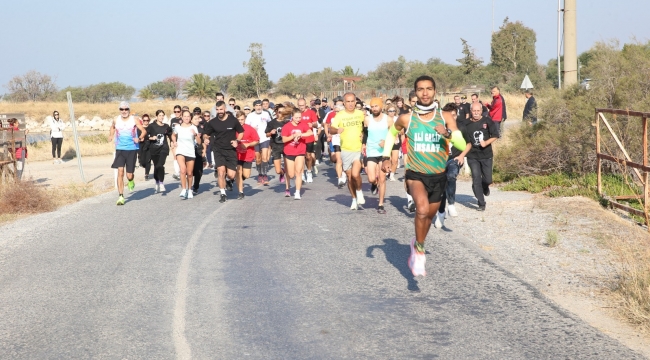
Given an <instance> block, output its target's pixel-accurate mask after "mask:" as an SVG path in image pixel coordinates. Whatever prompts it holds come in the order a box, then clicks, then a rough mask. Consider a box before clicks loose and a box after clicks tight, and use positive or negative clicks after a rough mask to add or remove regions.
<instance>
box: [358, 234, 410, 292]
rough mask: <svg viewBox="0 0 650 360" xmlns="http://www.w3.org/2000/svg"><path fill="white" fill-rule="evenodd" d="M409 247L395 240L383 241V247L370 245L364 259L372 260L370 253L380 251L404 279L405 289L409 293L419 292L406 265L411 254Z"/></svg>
mask: <svg viewBox="0 0 650 360" xmlns="http://www.w3.org/2000/svg"><path fill="white" fill-rule="evenodd" d="M410 248H411V246H410V245H403V244H400V243H399V242H398V241H397V240H395V239H384V245H372V246H369V247H368V249H366V257H369V258H374V257H375V256H374V255H373V254H372V252H373V251H374V250H375V249H380V250H381V251H383V252H384V254H385V255H386V260H388V262H389V263H391V264H392V265H393V266H394V267H395V268H396V269H397V270H399V272H400V274H401V275H402V276H403V277H404V278H405V279H406V281H407V282H408V283H407V286H406V288H407V289H408V290H410V291H420V287H419V286H418V282H417V281H416V280H415V277H414V276H413V273H412V272H411V269H409V266H408V264H407V262H408V258H409V255H410V254H411V249H410Z"/></svg>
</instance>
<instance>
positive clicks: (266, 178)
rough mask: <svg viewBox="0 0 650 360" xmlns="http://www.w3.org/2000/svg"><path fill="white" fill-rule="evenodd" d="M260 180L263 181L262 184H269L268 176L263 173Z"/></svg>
mask: <svg viewBox="0 0 650 360" xmlns="http://www.w3.org/2000/svg"><path fill="white" fill-rule="evenodd" d="M262 181H263V183H264V185H268V184H269V177H268V176H267V175H264V178H263V179H262Z"/></svg>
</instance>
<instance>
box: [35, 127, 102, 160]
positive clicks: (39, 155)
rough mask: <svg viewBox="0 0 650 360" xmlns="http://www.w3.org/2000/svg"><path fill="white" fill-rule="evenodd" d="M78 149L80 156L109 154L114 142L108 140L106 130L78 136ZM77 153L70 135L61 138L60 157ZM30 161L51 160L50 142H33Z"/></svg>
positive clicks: (67, 156)
mask: <svg viewBox="0 0 650 360" xmlns="http://www.w3.org/2000/svg"><path fill="white" fill-rule="evenodd" d="M79 139H80V140H79V149H80V151H81V156H100V155H110V154H112V153H113V151H115V144H114V143H113V142H112V141H109V138H108V132H102V133H99V134H97V135H92V136H84V137H81V138H79ZM76 155H77V152H76V151H75V146H74V139H72V138H71V137H70V136H68V137H64V138H63V145H62V146H61V157H62V158H64V159H72V158H74V157H75V156H76ZM28 159H29V160H30V161H44V160H52V144H51V143H50V142H49V141H42V142H37V143H33V144H31V145H30V146H29V158H28Z"/></svg>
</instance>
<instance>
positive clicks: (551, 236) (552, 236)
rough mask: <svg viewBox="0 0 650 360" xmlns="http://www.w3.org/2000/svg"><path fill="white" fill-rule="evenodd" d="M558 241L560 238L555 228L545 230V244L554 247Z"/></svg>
mask: <svg viewBox="0 0 650 360" xmlns="http://www.w3.org/2000/svg"><path fill="white" fill-rule="evenodd" d="M559 243H560V238H559V236H558V234H557V231H555V230H547V231H546V246H548V247H556V246H557V244H559Z"/></svg>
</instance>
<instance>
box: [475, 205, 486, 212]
mask: <svg viewBox="0 0 650 360" xmlns="http://www.w3.org/2000/svg"><path fill="white" fill-rule="evenodd" d="M476 210H478V211H485V205H479V206H478V209H476Z"/></svg>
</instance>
